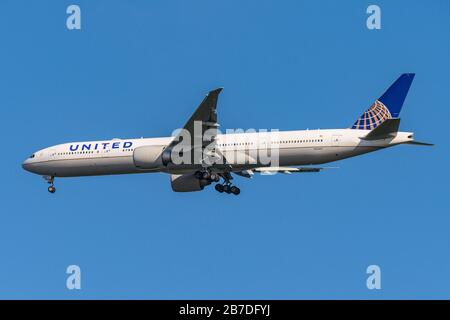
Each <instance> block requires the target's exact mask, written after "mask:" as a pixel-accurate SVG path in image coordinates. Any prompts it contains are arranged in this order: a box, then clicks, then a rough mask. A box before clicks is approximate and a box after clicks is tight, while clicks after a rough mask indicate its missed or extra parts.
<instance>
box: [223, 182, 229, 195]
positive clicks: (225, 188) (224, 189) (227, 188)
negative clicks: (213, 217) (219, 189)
mask: <svg viewBox="0 0 450 320" xmlns="http://www.w3.org/2000/svg"><path fill="white" fill-rule="evenodd" d="M223 191H224V192H225V193H231V187H230V185H228V184H226V185H224V186H223Z"/></svg>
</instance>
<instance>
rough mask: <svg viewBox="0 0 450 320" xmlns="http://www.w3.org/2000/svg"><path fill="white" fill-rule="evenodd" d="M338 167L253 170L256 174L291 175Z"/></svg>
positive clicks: (264, 168) (265, 168)
mask: <svg viewBox="0 0 450 320" xmlns="http://www.w3.org/2000/svg"><path fill="white" fill-rule="evenodd" d="M335 168H336V167H325V168H319V167H297V168H295V167H263V168H256V169H253V171H255V172H259V173H261V174H262V175H271V174H275V173H285V174H291V173H304V172H320V171H322V170H324V169H335Z"/></svg>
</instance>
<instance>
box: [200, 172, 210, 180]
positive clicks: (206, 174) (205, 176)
mask: <svg viewBox="0 0 450 320" xmlns="http://www.w3.org/2000/svg"><path fill="white" fill-rule="evenodd" d="M202 178H203V179H205V180H209V179H211V174H210V173H209V172H208V171H205V172H203V174H202Z"/></svg>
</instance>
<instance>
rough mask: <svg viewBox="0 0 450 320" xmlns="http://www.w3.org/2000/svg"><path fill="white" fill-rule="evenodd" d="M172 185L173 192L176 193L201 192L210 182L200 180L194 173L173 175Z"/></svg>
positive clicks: (171, 177) (171, 178) (171, 176)
mask: <svg viewBox="0 0 450 320" xmlns="http://www.w3.org/2000/svg"><path fill="white" fill-rule="evenodd" d="M170 183H171V185H172V190H173V191H175V192H192V191H200V190H203V188H204V187H205V186H207V185H209V184H211V182H210V181H208V180H205V179H198V178H197V177H196V176H195V175H194V173H186V174H171V175H170Z"/></svg>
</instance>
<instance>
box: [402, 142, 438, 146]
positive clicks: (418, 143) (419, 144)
mask: <svg viewBox="0 0 450 320" xmlns="http://www.w3.org/2000/svg"><path fill="white" fill-rule="evenodd" d="M406 143H407V144H414V145H416V146H428V147H431V146H434V144H433V143H427V142H420V141H408V142H406Z"/></svg>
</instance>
